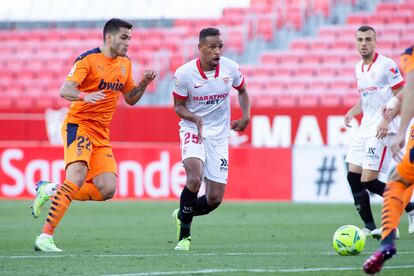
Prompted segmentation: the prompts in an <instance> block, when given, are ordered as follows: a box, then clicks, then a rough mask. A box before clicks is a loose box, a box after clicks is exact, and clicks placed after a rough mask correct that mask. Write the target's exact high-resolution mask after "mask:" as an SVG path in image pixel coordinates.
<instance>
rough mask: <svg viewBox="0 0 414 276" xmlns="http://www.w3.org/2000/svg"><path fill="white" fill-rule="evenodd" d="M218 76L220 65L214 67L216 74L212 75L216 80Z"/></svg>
mask: <svg viewBox="0 0 414 276" xmlns="http://www.w3.org/2000/svg"><path fill="white" fill-rule="evenodd" d="M219 74H220V63H219V64H217V66H216V73H215V74H214V78H217V77H218V76H219Z"/></svg>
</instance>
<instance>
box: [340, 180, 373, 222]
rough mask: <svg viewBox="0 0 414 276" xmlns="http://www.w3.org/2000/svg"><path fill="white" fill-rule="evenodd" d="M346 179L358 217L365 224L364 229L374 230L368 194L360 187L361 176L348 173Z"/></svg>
mask: <svg viewBox="0 0 414 276" xmlns="http://www.w3.org/2000/svg"><path fill="white" fill-rule="evenodd" d="M347 179H348V183H349V186H350V187H351V191H352V196H353V197H354V204H355V207H356V209H357V211H358V213H359V216H360V217H361V219H362V221H363V222H364V223H365V227H366V228H368V229H369V230H374V229H375V228H376V225H375V222H374V217H373V216H372V211H371V204H370V199H369V194H368V192H367V190H366V189H365V188H364V187H363V186H362V183H361V174H359V173H353V172H348V176H347Z"/></svg>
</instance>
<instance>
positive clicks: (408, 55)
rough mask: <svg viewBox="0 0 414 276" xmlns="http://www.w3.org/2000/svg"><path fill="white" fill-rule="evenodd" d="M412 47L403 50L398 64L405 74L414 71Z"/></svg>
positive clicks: (413, 47)
mask: <svg viewBox="0 0 414 276" xmlns="http://www.w3.org/2000/svg"><path fill="white" fill-rule="evenodd" d="M413 49H414V45H413V46H411V47H410V48H408V49H407V50H405V52H404V53H403V54H402V55H401V57H400V64H401V68H402V70H403V72H404V73H405V74H407V73H408V72H411V71H412V70H413V69H414V53H413Z"/></svg>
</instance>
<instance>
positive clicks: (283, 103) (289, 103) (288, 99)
mask: <svg viewBox="0 0 414 276" xmlns="http://www.w3.org/2000/svg"><path fill="white" fill-rule="evenodd" d="M276 104H277V106H280V107H294V106H297V105H298V100H297V97H296V96H293V95H279V96H277V97H276Z"/></svg>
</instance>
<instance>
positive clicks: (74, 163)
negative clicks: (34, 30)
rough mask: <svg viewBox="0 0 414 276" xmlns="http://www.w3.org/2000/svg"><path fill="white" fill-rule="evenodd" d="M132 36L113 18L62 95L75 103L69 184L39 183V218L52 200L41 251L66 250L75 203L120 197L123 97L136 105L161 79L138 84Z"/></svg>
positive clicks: (66, 131) (68, 135) (149, 74)
mask: <svg viewBox="0 0 414 276" xmlns="http://www.w3.org/2000/svg"><path fill="white" fill-rule="evenodd" d="M131 37H132V24H130V23H129V22H126V21H123V20H121V19H117V18H113V19H110V20H109V21H108V22H106V23H105V26H104V29H103V38H104V43H103V46H102V47H98V48H95V49H92V50H90V51H87V52H85V53H83V54H81V55H80V56H79V57H78V58H77V59H76V61H75V64H74V65H73V68H72V70H71V71H70V73H69V74H68V76H67V78H66V80H65V82H64V84H63V85H62V88H61V90H60V95H61V96H62V97H63V98H65V99H67V100H69V101H71V102H72V104H71V106H70V108H69V110H68V113H67V116H66V118H65V121H64V123H63V125H62V138H63V143H64V158H65V168H66V169H65V171H66V179H65V181H64V183H63V184H62V185H58V186H57V187H56V184H53V183H50V182H46V181H40V182H39V183H38V184H37V188H36V190H37V193H36V198H35V201H34V203H33V206H32V208H33V215H34V217H37V216H38V215H39V214H40V211H41V208H42V207H43V205H44V204H45V202H46V201H47V200H48V199H49V197H51V199H52V203H51V206H50V209H49V213H48V216H47V219H46V222H45V224H44V227H43V230H42V233H41V234H40V235H39V236H38V237H36V240H35V245H34V248H35V250H37V251H45V252H61V251H62V250H61V249H59V248H58V247H56V245H55V243H54V241H53V233H54V230H55V228H56V227H57V226H58V224H59V222H60V220H61V219H62V217H63V216H64V214H65V212H66V209H67V208H68V207H69V205H70V203H71V201H72V200H73V199H75V200H96V201H102V200H106V199H110V198H112V197H113V195H114V194H115V189H116V176H117V175H116V174H117V168H116V162H115V158H114V155H113V152H112V148H111V144H110V140H109V123H110V122H111V120H112V116H113V113H114V111H115V106H116V103H117V101H118V98H119V96H120V95H121V94H122V95H123V96H124V99H125V101H126V102H127V103H128V104H129V105H134V104H136V103H137V102H138V101H139V100H140V99H141V97H142V95H143V94H144V91H145V89H146V87H147V86H148V84H149V83H151V82H152V80H154V78H155V77H156V75H157V74H156V72H155V71H153V70H146V71H145V72H144V75H143V77H142V79H141V81H140V82H139V83H138V85H137V84H135V82H134V80H133V77H132V64H131V61H130V59H129V58H128V57H127V56H126V53H127V50H128V46H129V43H130V40H131ZM54 188H56V191H54V190H53V189H54Z"/></svg>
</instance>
